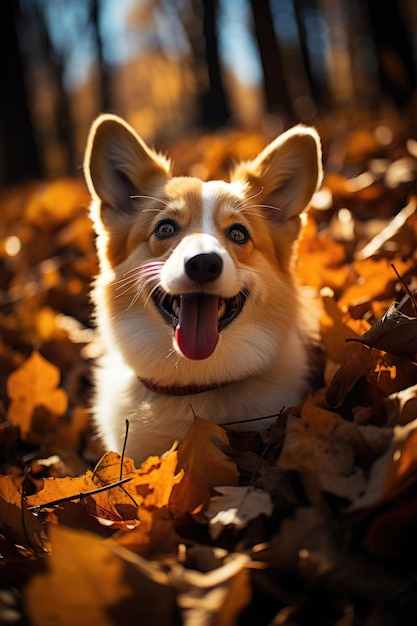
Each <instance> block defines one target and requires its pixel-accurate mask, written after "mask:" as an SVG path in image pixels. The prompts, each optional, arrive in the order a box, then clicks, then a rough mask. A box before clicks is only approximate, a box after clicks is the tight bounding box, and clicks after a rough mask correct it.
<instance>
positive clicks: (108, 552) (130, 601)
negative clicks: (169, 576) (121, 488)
mask: <svg viewBox="0 0 417 626" xmlns="http://www.w3.org/2000/svg"><path fill="white" fill-rule="evenodd" d="M50 539H51V544H52V551H51V555H50V557H49V569H48V571H47V572H46V573H45V574H40V575H38V576H35V577H34V578H33V579H32V580H31V581H30V583H29V584H28V586H27V587H26V589H25V607H26V611H27V615H28V617H29V620H30V623H31V624H32V625H33V626H57V624H59V625H60V626H73V625H74V624H77V626H91V625H92V624H99V625H100V626H125V625H126V626H128V625H131V624H132V623H135V622H136V621H137V620H138V615H139V616H140V621H141V622H142V623H143V624H170V625H171V624H172V626H175V625H177V626H179V623H180V622H179V620H178V619H177V620H176V619H175V611H176V606H175V597H174V593H173V592H172V591H171V590H170V589H169V588H168V587H163V586H162V585H161V584H159V583H158V582H157V581H155V580H153V579H152V573H153V571H152V567H151V566H148V568H147V569H148V570H149V572H148V571H146V568H144V569H145V571H144V572H141V571H139V570H138V569H137V568H133V567H131V566H130V563H129V561H126V560H125V559H123V558H122V556H120V554H121V548H119V549H114V548H113V547H112V544H111V543H108V542H106V541H105V540H103V539H100V538H97V537H96V536H94V535H93V534H91V533H85V532H80V531H76V530H73V529H68V528H65V527H63V526H52V527H51V528H50ZM126 552H127V551H126ZM136 559H139V557H136ZM145 566H146V563H145ZM148 573H149V575H147V574H148ZM154 578H156V576H154ZM162 578H163V580H166V576H165V577H162Z"/></svg>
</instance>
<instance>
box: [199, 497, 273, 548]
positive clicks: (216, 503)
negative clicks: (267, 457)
mask: <svg viewBox="0 0 417 626" xmlns="http://www.w3.org/2000/svg"><path fill="white" fill-rule="evenodd" d="M215 491H216V493H219V494H220V496H213V497H212V498H210V504H209V506H208V508H207V510H206V511H205V513H204V515H205V517H206V518H207V519H208V520H209V524H210V536H211V538H212V539H213V540H215V539H217V538H218V536H219V535H220V534H221V532H222V531H223V530H224V528H225V527H227V526H232V527H233V528H237V529H242V528H245V527H246V526H247V525H248V524H249V522H250V521H251V520H253V519H255V518H256V517H259V516H260V515H267V516H268V517H269V516H271V515H272V511H273V507H272V501H271V497H270V495H269V493H267V492H266V491H263V490H262V489H255V488H254V487H230V486H225V487H216V489H215Z"/></svg>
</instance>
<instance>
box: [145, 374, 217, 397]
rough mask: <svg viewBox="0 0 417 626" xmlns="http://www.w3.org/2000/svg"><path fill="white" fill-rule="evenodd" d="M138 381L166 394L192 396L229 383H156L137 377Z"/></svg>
mask: <svg viewBox="0 0 417 626" xmlns="http://www.w3.org/2000/svg"><path fill="white" fill-rule="evenodd" d="M138 379H139V381H140V382H141V383H142V384H143V385H145V387H147V388H148V389H150V390H151V391H154V392H155V393H160V394H164V395H167V396H192V395H194V394H196V393H204V392H205V391H212V390H213V389H220V387H224V386H225V385H228V384H229V383H228V382H227V383H213V384H211V385H168V386H164V385H158V383H156V382H154V381H153V380H148V379H146V378H140V377H138Z"/></svg>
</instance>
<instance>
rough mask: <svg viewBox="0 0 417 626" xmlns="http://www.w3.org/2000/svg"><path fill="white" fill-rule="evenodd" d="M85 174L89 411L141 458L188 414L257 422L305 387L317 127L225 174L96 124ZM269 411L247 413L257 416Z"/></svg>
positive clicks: (173, 434)
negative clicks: (174, 168)
mask: <svg viewBox="0 0 417 626" xmlns="http://www.w3.org/2000/svg"><path fill="white" fill-rule="evenodd" d="M84 166H85V177H86V181H87V184H88V187H89V190H90V192H91V194H92V197H93V201H92V207H91V216H92V220H93V224H94V228H95V232H96V235H97V237H96V244H97V251H98V257H99V268H100V271H99V274H98V276H97V277H96V279H95V283H94V287H93V291H92V298H93V303H94V306H95V318H96V322H97V327H98V331H99V334H100V337H101V340H102V342H103V347H104V351H103V356H102V358H101V360H100V362H99V363H98V367H97V368H96V372H95V385H96V397H95V406H94V415H95V423H96V425H97V427H98V432H99V434H100V435H101V437H102V439H103V442H104V444H105V446H106V447H107V449H109V450H113V451H117V452H121V451H122V449H123V445H124V438H125V429H126V420H129V432H128V436H127V442H126V449H125V452H126V454H127V455H128V456H130V457H132V458H134V459H135V461H136V462H138V463H140V462H142V461H143V460H144V459H145V458H146V457H147V456H149V455H154V454H158V455H159V454H162V453H163V452H164V451H166V450H167V449H169V448H171V447H172V444H173V443H174V442H175V441H179V440H181V438H182V437H183V436H184V434H185V432H186V431H187V429H188V427H189V426H190V424H191V423H192V422H193V416H194V415H198V416H200V417H202V418H205V419H207V420H210V421H212V422H214V423H216V424H220V425H224V426H225V427H227V424H228V423H231V422H236V421H239V422H240V423H243V424H244V426H246V427H250V428H251V429H257V430H259V428H260V426H259V424H262V428H263V427H265V426H266V425H268V424H270V423H272V422H273V421H275V419H276V416H277V415H278V413H279V412H280V410H281V409H282V408H283V407H289V406H293V405H296V404H299V403H300V402H301V401H302V399H303V398H304V396H305V394H306V392H307V390H308V385H309V375H310V370H311V363H310V359H309V347H310V345H311V343H312V342H313V341H314V338H313V331H312V329H311V328H310V326H309V322H308V317H309V316H308V315H307V314H306V312H305V311H304V310H303V305H302V301H301V298H300V295H299V291H298V288H297V283H296V278H295V272H294V264H295V257H296V250H295V244H296V240H297V238H298V236H299V233H300V228H301V217H300V216H301V214H302V212H303V211H304V209H306V208H307V207H308V205H309V203H310V200H311V197H312V195H313V194H314V192H315V191H316V190H317V188H318V187H319V185H320V183H321V178H322V165H321V145H320V140H319V136H318V134H317V132H316V131H315V130H314V129H312V128H308V127H304V126H295V127H294V128H292V129H290V130H288V131H287V132H285V133H283V134H282V135H280V136H278V137H277V138H276V139H275V140H274V141H273V142H272V143H270V145H268V146H267V147H266V148H265V149H264V150H263V151H262V152H261V153H260V154H259V155H258V156H257V157H256V158H255V159H254V160H252V161H250V162H243V163H240V164H238V165H237V167H236V168H235V169H234V171H233V172H232V174H231V177H230V182H225V181H222V180H212V181H209V182H203V181H201V180H200V179H198V178H194V177H185V176H173V175H172V174H171V167H170V162H169V160H167V158H165V157H164V156H161V155H160V154H157V153H156V152H154V151H153V150H152V149H150V148H149V147H148V146H147V145H146V144H145V143H144V141H143V140H142V139H141V137H139V135H138V134H136V132H135V131H134V130H133V129H132V128H131V127H130V126H129V125H128V124H127V123H126V122H125V121H123V120H122V119H121V118H119V117H117V116H115V115H101V116H100V117H99V118H98V119H97V120H96V121H95V122H94V123H93V125H92V128H91V131H90V135H89V139H88V144H87V149H86V155H85V164H84ZM262 417H265V418H268V419H266V420H261V421H252V420H256V418H262Z"/></svg>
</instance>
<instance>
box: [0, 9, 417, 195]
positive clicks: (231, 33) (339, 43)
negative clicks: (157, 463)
mask: <svg viewBox="0 0 417 626" xmlns="http://www.w3.org/2000/svg"><path fill="white" fill-rule="evenodd" d="M0 42H1V44H0V45H1V46H2V48H3V50H2V55H1V59H2V62H1V64H0V72H1V76H0V89H1V97H0V184H1V185H2V186H7V185H10V184H15V183H20V182H23V181H25V180H28V179H31V178H44V179H54V178H58V177H60V176H63V175H74V174H80V166H81V163H82V155H83V151H84V146H85V141H86V136H87V133H88V129H89V126H90V124H91V121H92V120H93V119H94V118H95V117H96V115H98V113H100V112H104V111H107V112H113V113H117V114H119V115H121V116H123V117H125V118H126V119H127V120H128V121H129V122H130V123H131V124H132V125H133V126H134V127H135V128H136V129H137V130H138V132H139V133H140V134H141V135H142V136H143V137H144V139H145V140H146V141H148V142H149V143H151V144H153V145H155V146H156V147H157V148H159V149H164V148H165V147H166V146H168V147H169V148H171V147H172V146H175V147H176V150H177V151H178V153H179V154H181V158H182V163H183V166H184V163H186V162H187V150H188V149H190V152H191V148H195V146H196V141H197V139H196V138H198V139H199V141H200V140H201V137H202V136H203V135H204V133H206V135H210V137H211V138H212V141H213V137H215V136H216V133H217V134H219V133H220V134H221V133H223V134H224V133H225V129H226V130H227V131H229V132H232V131H237V130H239V131H240V132H242V131H245V132H246V133H250V132H253V133H254V135H255V134H256V136H259V134H263V135H265V136H266V137H268V138H269V137H271V136H274V135H276V134H277V133H279V132H281V131H282V130H283V129H284V128H286V127H288V126H289V125H290V124H292V123H295V122H303V123H307V124H315V125H318V126H320V124H321V125H323V121H324V120H335V119H337V120H338V123H339V125H340V124H342V125H343V124H344V123H348V122H347V121H348V120H349V119H351V116H352V115H354V116H356V119H357V118H358V116H362V117H361V119H362V120H372V121H373V123H375V120H376V119H377V118H378V117H379V116H380V117H381V118H382V117H383V116H387V115H388V113H387V112H391V113H389V114H391V115H396V116H397V119H400V120H401V119H403V120H404V119H406V120H407V124H408V132H409V133H410V132H411V134H413V133H415V128H416V119H417V113H416V109H417V104H416V102H417V100H416V82H417V72H416V66H417V2H416V0H349V2H346V1H344V0H269V1H268V0H3V2H1V3H0ZM393 111H394V112H395V113H392V112H393ZM332 128H333V127H332V126H331V124H330V125H329V124H328V134H331V133H332V132H333V130H332ZM380 128H381V129H382V130H381V131H380V134H381V133H382V134H381V137H380V138H379V140H380V142H381V145H383V144H384V142H385V143H386V142H387V141H389V139H390V137H389V134H388V135H386V136H385V138H384V136H383V132H384V130H383V129H384V128H386V126H384V125H382V126H381V127H380ZM324 132H326V131H324ZM198 145H199V146H200V149H201V150H203V151H204V150H205V149H207V144H204V143H203V144H201V143H200V144H198ZM243 145H244V146H248V145H250V142H249V143H248V141H246V142H245V143H244V144H242V146H243ZM245 149H246V148H244V147H242V148H241V150H242V154H241V155H240V154H239V155H238V156H239V157H240V156H243V157H245V156H246V155H245V154H244V151H245ZM237 152H239V150H237ZM174 158H175V154H174ZM197 173H198V174H199V175H201V176H202V177H204V174H205V172H204V171H200V172H197Z"/></svg>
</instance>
